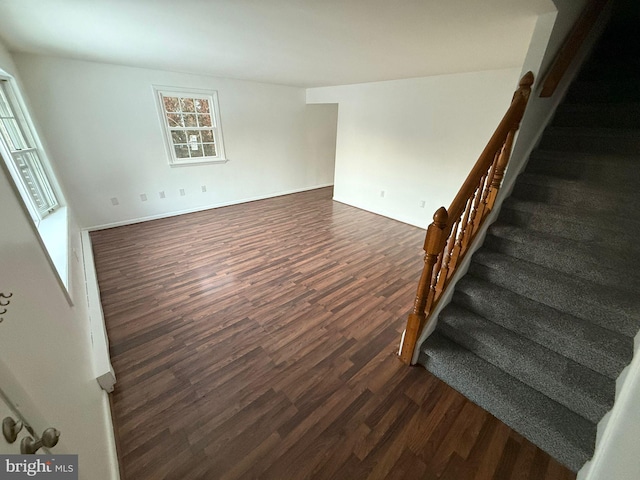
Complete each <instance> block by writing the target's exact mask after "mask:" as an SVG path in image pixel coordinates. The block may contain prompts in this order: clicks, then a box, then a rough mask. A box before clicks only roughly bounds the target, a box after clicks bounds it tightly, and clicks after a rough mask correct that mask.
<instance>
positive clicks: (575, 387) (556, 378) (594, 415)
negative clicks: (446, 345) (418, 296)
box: [438, 303, 615, 423]
mask: <svg viewBox="0 0 640 480" xmlns="http://www.w3.org/2000/svg"><path fill="white" fill-rule="evenodd" d="M438 326H439V328H440V333H442V334H443V335H445V336H446V337H447V338H449V339H450V340H452V341H454V342H456V343H457V344H459V345H461V346H463V347H465V348H466V349H467V350H469V351H471V352H472V353H473V354H475V355H477V356H479V357H480V358H482V359H483V360H486V361H487V362H489V363H491V364H492V365H494V366H496V367H498V368H500V369H502V370H505V371H506V372H508V373H509V375H511V376H513V377H515V378H517V379H518V380H520V381H521V382H523V383H525V384H527V385H528V386H530V387H532V388H535V389H536V390H538V391H539V392H541V393H543V394H544V395H546V396H547V397H549V398H551V399H552V400H555V401H556V402H558V403H560V404H561V405H564V406H565V407H567V408H569V409H570V410H572V411H574V412H576V413H577V414H579V415H581V416H583V417H585V418H586V419H587V420H589V421H591V422H594V423H596V422H598V420H600V418H602V416H603V415H604V414H605V413H607V411H608V410H609V409H610V408H611V406H612V405H613V399H614V397H615V381H613V380H612V379H610V378H607V377H605V376H604V375H602V374H600V373H598V372H596V371H594V370H591V369H590V368H587V367H585V366H584V365H581V364H579V363H577V362H574V361H573V360H571V359H569V358H567V357H564V356H562V355H560V354H558V353H556V352H554V351H552V350H550V349H548V348H546V347H544V346H542V345H540V344H538V343H535V342H532V341H531V340H529V339H527V338H525V337H523V336H519V335H516V334H515V333H513V332H511V331H510V330H508V329H505V328H503V327H501V326H500V325H498V324H496V323H493V322H491V321H489V320H487V319H485V318H483V317H482V316H480V315H478V314H477V313H475V312H472V311H470V310H467V309H465V308H464V307H461V306H459V305H457V304H455V303H451V304H449V305H447V307H446V308H445V309H444V310H443V311H442V313H441V314H440V316H439V319H438Z"/></svg>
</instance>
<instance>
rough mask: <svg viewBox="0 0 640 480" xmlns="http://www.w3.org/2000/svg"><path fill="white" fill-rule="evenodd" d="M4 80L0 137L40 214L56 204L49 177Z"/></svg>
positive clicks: (0, 92)
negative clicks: (18, 114)
mask: <svg viewBox="0 0 640 480" xmlns="http://www.w3.org/2000/svg"><path fill="white" fill-rule="evenodd" d="M14 98H15V97H13V96H12V95H11V94H10V91H9V87H8V84H7V82H6V81H4V80H3V81H0V141H2V142H3V143H4V145H5V146H6V148H7V149H8V150H9V153H10V154H11V157H12V159H13V164H14V166H15V169H16V170H17V172H18V174H19V176H20V179H21V181H22V185H23V187H24V188H25V190H26V192H27V194H28V195H29V197H30V199H31V203H32V204H33V205H34V207H35V208H36V210H37V211H38V213H39V214H40V216H41V217H44V216H46V215H47V214H48V213H51V212H52V211H53V210H55V208H56V207H57V206H58V200H57V199H56V196H55V194H54V192H53V189H52V187H51V184H50V182H49V179H48V178H47V175H46V173H45V171H44V168H43V167H42V162H41V161H40V157H39V155H38V150H37V148H36V146H35V144H34V141H33V138H32V136H31V135H30V132H29V130H28V127H27V126H26V125H25V124H24V122H22V121H21V119H20V118H19V117H18V116H17V114H16V113H17V108H16V107H15V100H14V102H11V101H10V99H14Z"/></svg>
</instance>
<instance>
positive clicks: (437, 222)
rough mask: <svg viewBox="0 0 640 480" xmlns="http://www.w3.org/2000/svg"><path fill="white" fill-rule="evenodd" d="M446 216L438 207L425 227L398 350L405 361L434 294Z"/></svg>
mask: <svg viewBox="0 0 640 480" xmlns="http://www.w3.org/2000/svg"><path fill="white" fill-rule="evenodd" d="M448 218H449V216H448V214H447V209H446V208H444V207H440V208H439V209H438V210H437V211H436V213H435V214H434V215H433V223H432V224H431V225H429V228H427V234H426V236H425V239H424V252H425V255H424V267H423V269H422V275H421V276H420V283H419V284H418V293H417V294H416V299H415V301H414V303H413V311H412V312H411V313H410V314H409V319H408V321H407V330H406V332H405V335H404V341H403V343H402V351H401V352H400V358H401V359H402V361H403V362H405V363H409V362H411V357H412V356H413V348H414V346H415V344H416V341H417V340H418V335H419V334H420V332H422V329H423V327H424V324H425V320H426V318H427V314H426V312H428V311H431V306H432V305H433V301H434V296H435V286H434V285H432V281H433V278H434V276H435V275H434V272H433V267H434V265H435V264H436V262H437V261H438V256H439V255H440V254H441V252H442V249H443V236H444V233H443V232H444V229H445V227H446V226H447V221H448Z"/></svg>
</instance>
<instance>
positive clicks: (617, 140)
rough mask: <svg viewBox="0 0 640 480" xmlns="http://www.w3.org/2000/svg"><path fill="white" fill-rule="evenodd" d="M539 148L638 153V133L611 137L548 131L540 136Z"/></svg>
mask: <svg viewBox="0 0 640 480" xmlns="http://www.w3.org/2000/svg"><path fill="white" fill-rule="evenodd" d="M539 148H541V149H544V150H555V151H563V152H590V153H594V152H598V153H617V154H624V155H629V154H640V134H639V135H638V136H631V135H619V136H617V137H613V136H604V135H602V136H601V135H593V134H592V135H590V134H584V135H583V134H577V133H564V132H555V131H550V132H547V133H545V135H544V136H543V137H542V140H541V142H540V145H539Z"/></svg>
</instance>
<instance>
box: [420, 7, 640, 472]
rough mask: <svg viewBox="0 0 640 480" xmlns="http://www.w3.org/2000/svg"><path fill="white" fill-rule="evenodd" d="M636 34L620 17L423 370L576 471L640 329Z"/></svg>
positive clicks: (558, 118) (639, 57)
mask: <svg viewBox="0 0 640 480" xmlns="http://www.w3.org/2000/svg"><path fill="white" fill-rule="evenodd" d="M627 27H629V28H627ZM637 27H638V25H635V26H633V28H631V27H630V26H629V25H627V24H625V25H621V23H620V21H619V20H618V17H614V18H613V19H612V23H611V28H609V29H608V30H607V31H606V32H605V34H604V35H603V37H602V39H601V40H600V42H599V44H598V46H597V47H596V48H595V49H594V52H593V54H592V57H591V59H590V60H589V62H587V64H586V65H585V66H584V67H583V69H582V71H581V73H580V75H579V77H578V78H577V79H576V81H575V82H574V83H573V85H572V86H571V87H570V90H569V92H568V94H567V96H566V98H565V101H564V103H563V104H562V105H561V106H560V107H559V109H558V111H557V113H556V115H555V117H554V120H553V121H552V123H551V125H550V126H549V127H548V128H547V130H546V131H545V133H544V136H543V138H542V140H541V142H540V144H539V146H538V148H537V149H536V150H535V151H534V152H533V154H532V155H531V158H530V159H529V162H528V164H527V167H526V170H525V171H524V172H523V173H522V174H521V175H520V176H519V178H518V180H517V183H516V186H515V188H514V190H513V193H512V195H511V197H510V198H508V199H507V200H506V201H505V202H504V204H503V206H502V210H501V212H500V215H499V218H498V220H497V221H496V222H495V223H494V224H493V225H492V226H491V227H490V228H489V231H488V235H487V237H486V240H485V242H484V244H483V246H482V247H481V249H480V250H478V251H477V252H476V253H475V254H474V256H473V258H472V262H471V266H470V269H469V271H468V273H467V274H466V275H465V276H464V277H463V278H462V279H461V280H460V281H459V282H458V283H457V285H456V288H455V293H454V296H453V300H452V302H451V303H450V304H449V305H447V306H446V307H445V308H444V310H443V311H442V312H441V314H440V315H439V318H438V326H437V328H436V330H435V332H434V333H433V334H432V335H431V336H430V337H429V338H428V339H427V340H426V341H425V343H424V344H423V345H422V347H421V353H420V358H419V363H421V364H422V365H424V366H425V367H426V368H427V370H429V371H430V372H432V373H433V374H434V375H436V376H437V377H439V378H441V379H442V380H444V381H445V382H447V383H448V384H450V385H451V386H452V387H454V388H455V389H457V390H458V391H460V392H461V393H463V394H464V395H465V396H467V397H468V398H469V399H471V400H472V401H474V402H475V403H477V404H478V405H480V406H481V407H483V408H484V409H486V410H487V411H489V412H490V413H492V414H493V415H495V416H496V417H498V418H499V419H501V420H502V421H504V422H505V423H506V424H507V425H509V426H511V427H512V428H513V429H515V430H516V431H518V432H519V433H521V434H522V435H523V436H525V437H526V438H528V439H529V440H531V441H532V442H533V443H535V444H536V445H538V446H539V447H540V448H542V449H543V450H545V451H547V452H548V453H549V454H551V455H552V456H553V457H555V458H556V459H557V460H558V461H560V462H561V463H563V464H565V465H566V466H567V467H569V468H571V469H572V470H574V471H577V470H578V469H580V467H581V466H582V465H583V464H584V462H585V461H587V460H589V459H590V458H591V457H592V455H593V451H594V446H595V438H596V425H597V423H598V421H599V420H600V419H601V418H602V416H603V415H604V414H605V413H606V412H607V411H608V410H610V409H611V407H612V406H613V402H614V398H615V381H616V378H617V377H618V375H619V374H620V372H621V371H622V369H623V368H624V367H625V366H626V365H627V364H628V363H629V362H630V361H631V358H632V355H633V341H634V340H633V339H634V336H635V335H636V334H637V332H638V329H639V328H640V295H638V292H640V268H638V267H640V243H638V242H637V239H638V238H640V194H638V187H639V186H640V87H639V85H640V48H639V45H638V44H639V42H637V30H638V28H637Z"/></svg>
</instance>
